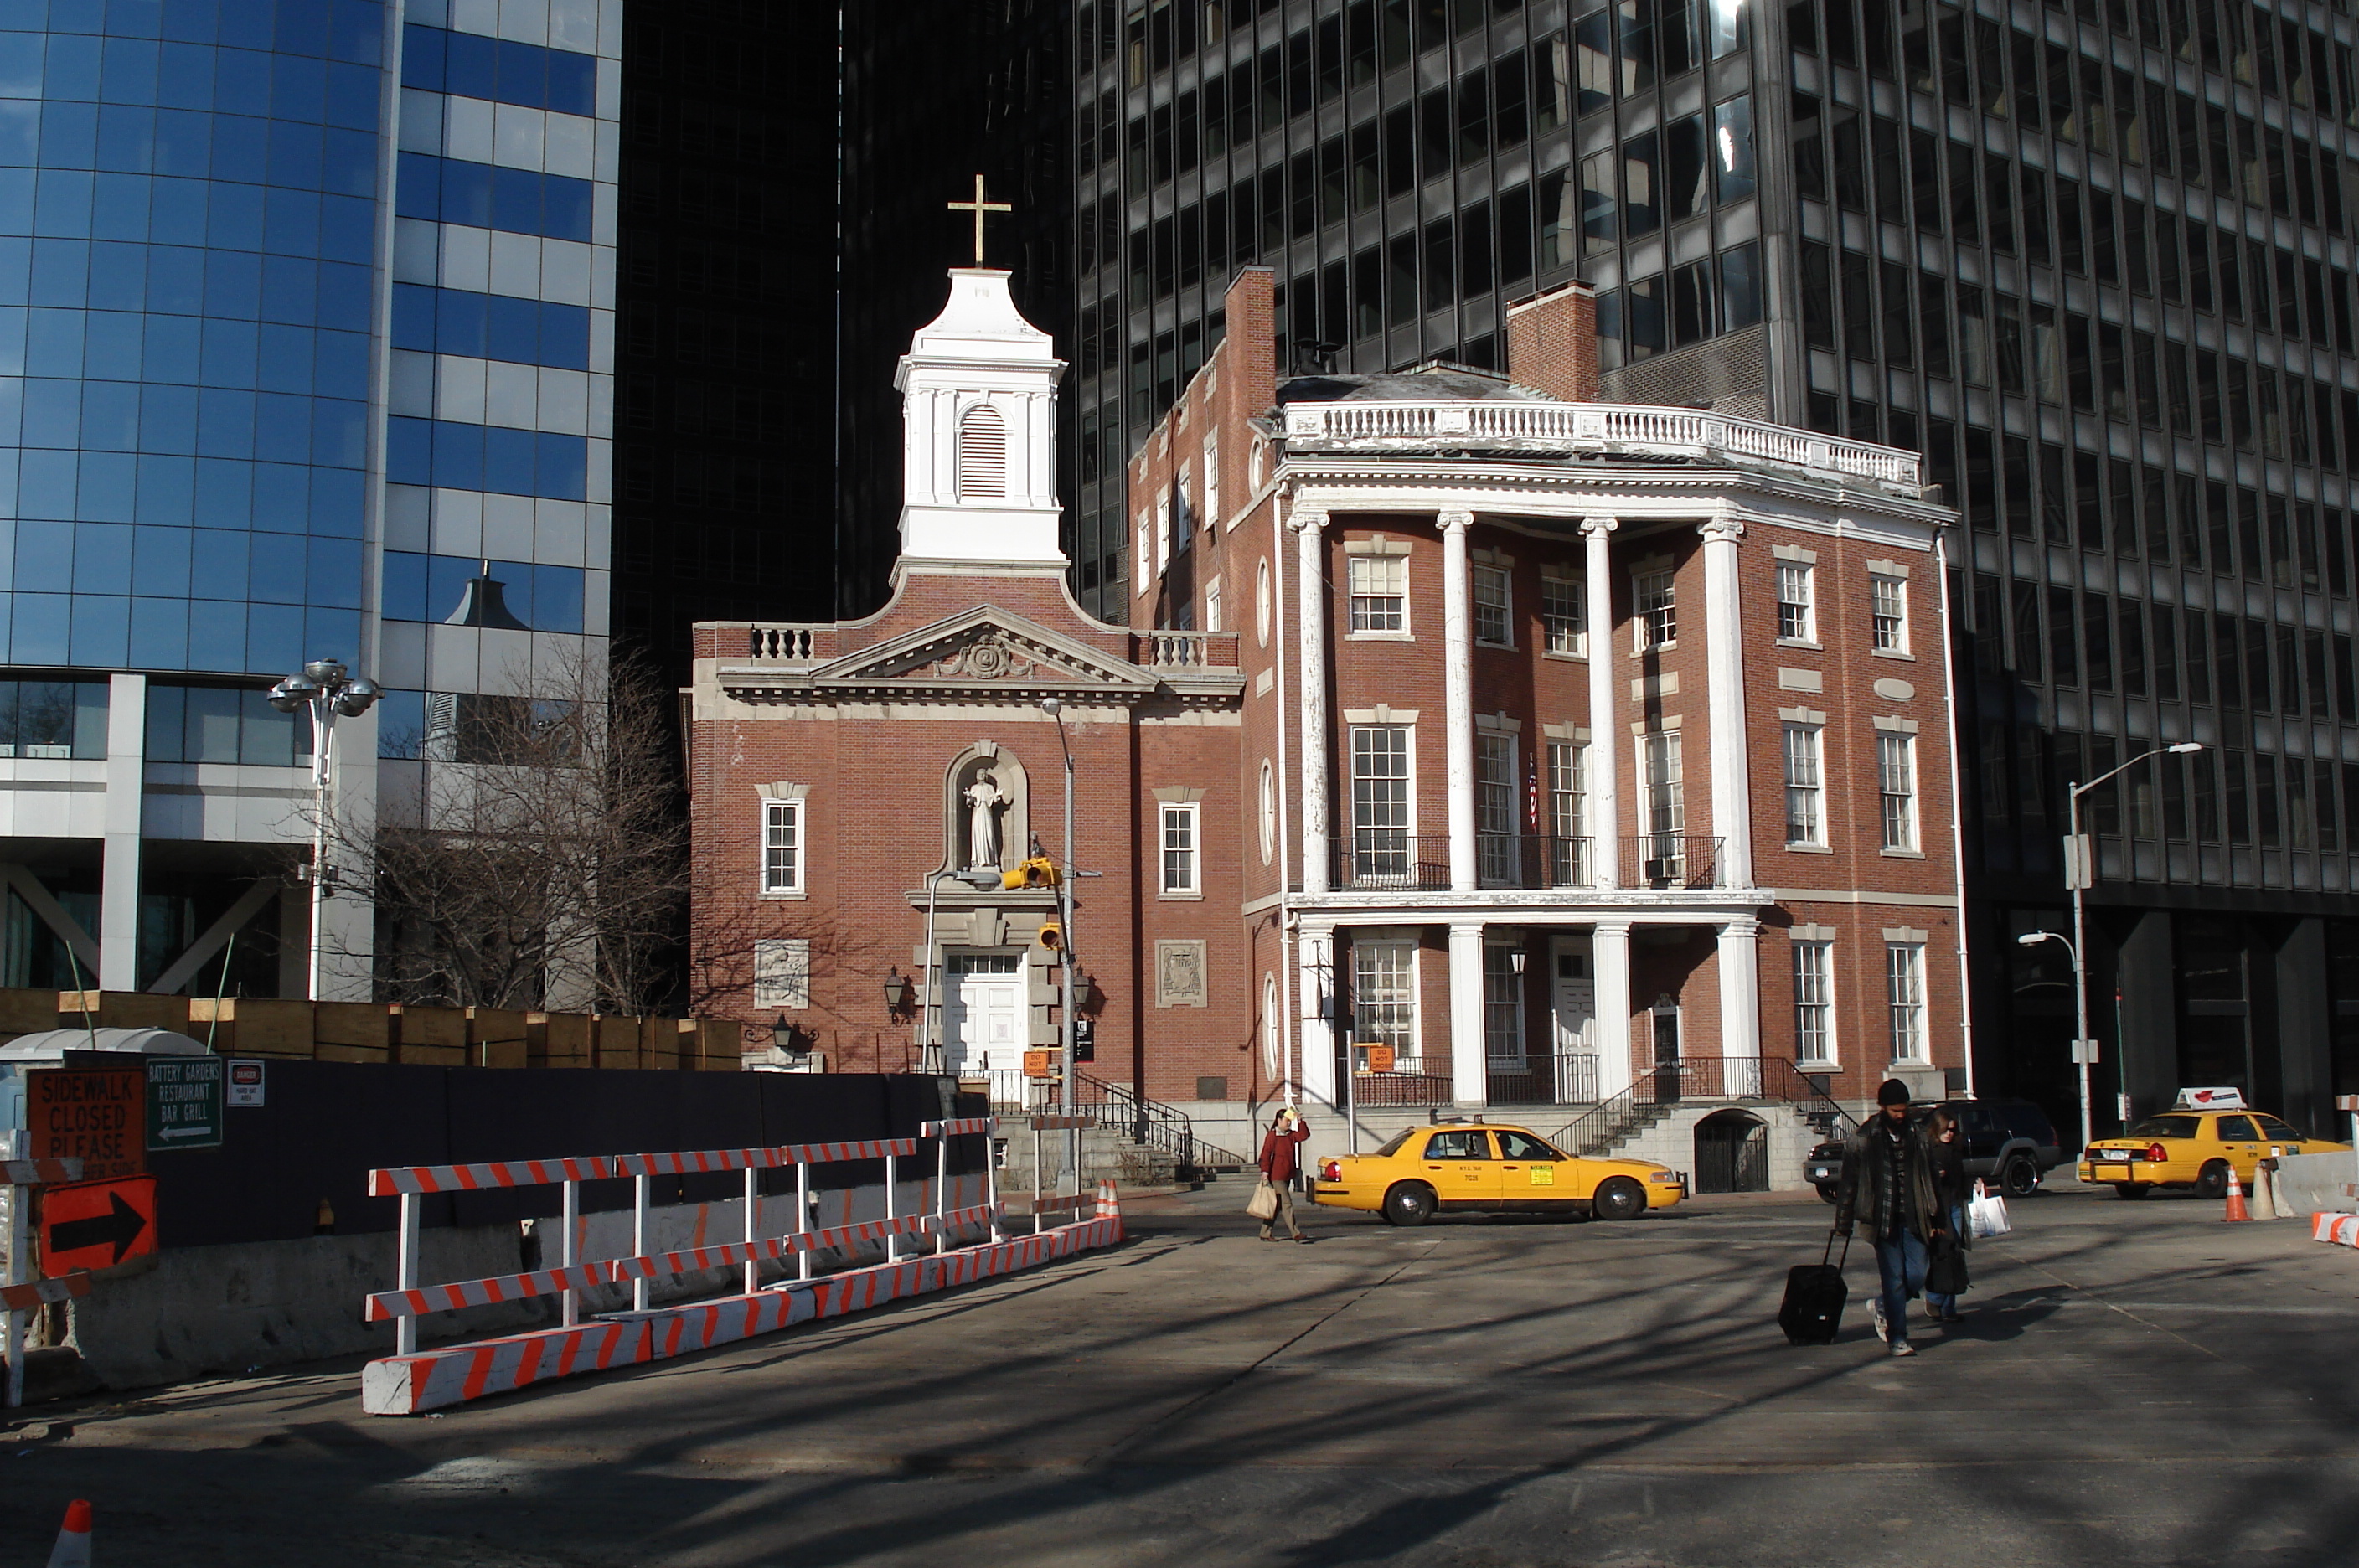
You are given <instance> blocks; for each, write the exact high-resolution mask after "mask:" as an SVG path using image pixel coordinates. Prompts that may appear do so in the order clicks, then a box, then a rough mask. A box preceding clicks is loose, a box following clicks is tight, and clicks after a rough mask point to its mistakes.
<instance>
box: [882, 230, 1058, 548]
mask: <svg viewBox="0 0 2359 1568" xmlns="http://www.w3.org/2000/svg"><path fill="white" fill-rule="evenodd" d="M1064 373H1065V362H1064V361H1063V360H1060V359H1059V358H1058V357H1057V354H1056V347H1055V345H1054V344H1053V343H1050V342H1049V334H1048V333H1046V332H1042V331H1041V330H1040V329H1039V328H1038V327H1036V326H1034V325H1033V324H1032V323H1031V322H1029V321H1026V320H1025V319H1024V318H1023V317H1022V316H1020V315H1018V314H1017V313H1016V301H1015V300H1014V299H1011V298H1010V297H1009V295H1008V292H1007V274H1006V273H1005V272H1000V271H996V270H994V269H991V268H986V267H953V268H951V298H950V303H948V304H947V305H944V306H943V307H942V313H941V314H940V315H939V316H937V317H935V318H934V319H933V321H930V322H929V323H927V324H926V325H925V326H923V327H920V328H919V330H918V335H917V336H916V337H915V338H913V339H911V340H910V343H909V352H908V354H903V355H902V356H901V365H900V369H899V371H898V372H897V374H896V375H895V376H894V378H893V385H894V386H895V387H897V388H898V389H899V390H900V393H901V418H902V432H903V435H902V440H903V463H902V501H901V559H902V561H903V562H904V563H907V562H910V561H993V562H1033V563H1037V564H1039V565H1043V566H1052V567H1056V568H1059V569H1062V567H1063V566H1064V564H1065V556H1064V552H1063V551H1062V550H1060V549H1059V548H1058V546H1057V526H1058V513H1059V508H1058V505H1057V457H1056V440H1055V434H1054V432H1055V429H1056V419H1057V382H1058V380H1059V378H1060V377H1061V376H1063V375H1064Z"/></svg>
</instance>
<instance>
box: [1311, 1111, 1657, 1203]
mask: <svg viewBox="0 0 2359 1568" xmlns="http://www.w3.org/2000/svg"><path fill="white" fill-rule="evenodd" d="M1311 1175H1312V1178H1313V1180H1312V1181H1311V1184H1310V1197H1311V1201H1312V1202H1313V1203H1321V1204H1323V1205H1325V1206H1326V1207H1328V1208H1333V1209H1359V1210H1361V1211H1363V1212H1364V1213H1371V1214H1382V1215H1384V1216H1385V1218H1386V1219H1387V1220H1390V1221H1391V1222H1392V1223H1393V1224H1395V1225H1423V1224H1424V1223H1425V1222H1426V1221H1427V1220H1429V1219H1431V1218H1432V1217H1433V1215H1434V1214H1436V1213H1437V1212H1440V1211H1443V1210H1450V1211H1476V1210H1480V1211H1486V1212H1489V1213H1494V1214H1500V1213H1508V1214H1571V1215H1577V1216H1579V1217H1581V1218H1583V1219H1589V1218H1595V1219H1601V1220H1635V1219H1636V1218H1637V1217H1638V1216H1639V1215H1641V1214H1645V1213H1646V1212H1647V1210H1649V1209H1668V1208H1669V1207H1670V1206H1671V1205H1672V1204H1673V1203H1678V1202H1679V1201H1680V1199H1681V1198H1684V1197H1686V1196H1687V1192H1688V1186H1687V1178H1686V1177H1684V1176H1682V1175H1680V1172H1678V1171H1671V1170H1668V1169H1666V1168H1665V1167H1663V1166H1660V1165H1658V1164H1656V1163H1655V1162H1654V1161H1653V1160H1575V1159H1573V1158H1571V1156H1569V1155H1566V1154H1562V1153H1560V1152H1559V1151H1558V1150H1557V1149H1555V1148H1554V1147H1553V1146H1551V1145H1550V1144H1549V1141H1548V1140H1547V1139H1546V1138H1541V1137H1540V1136H1539V1135H1538V1134H1537V1133H1535V1132H1533V1131H1532V1130H1531V1129H1530V1128H1528V1127H1515V1126H1512V1125H1510V1124H1507V1123H1503V1122H1489V1123H1483V1122H1476V1121H1469V1120H1465V1119H1460V1118H1451V1119H1445V1120H1443V1121H1440V1122H1436V1123H1433V1124H1431V1125H1430V1126H1426V1127H1411V1128H1409V1129H1408V1131H1407V1132H1405V1133H1402V1134H1401V1135H1400V1136H1399V1137H1398V1138H1394V1139H1393V1140H1392V1141H1391V1142H1389V1143H1387V1144H1386V1145H1385V1146H1384V1147H1383V1148H1382V1149H1378V1150H1376V1151H1375V1153H1374V1154H1354V1155H1343V1156H1335V1157H1331V1158H1328V1159H1324V1160H1319V1161H1318V1162H1317V1164H1316V1167H1315V1168H1314V1170H1313V1171H1312V1172H1311Z"/></svg>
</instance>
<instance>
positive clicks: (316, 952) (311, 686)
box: [270, 659, 385, 1002]
mask: <svg viewBox="0 0 2359 1568" xmlns="http://www.w3.org/2000/svg"><path fill="white" fill-rule="evenodd" d="M384 695H385V693H384V692H383V691H380V690H379V689H378V687H377V683H376V682H375V681H371V680H370V679H369V678H368V677H367V676H365V675H354V674H353V673H352V672H351V671H350V670H346V669H345V668H344V665H343V662H342V660H341V659H313V660H311V662H310V663H309V664H307V665H305V666H304V667H303V668H302V670H300V671H299V672H298V673H296V674H293V675H289V676H287V677H286V678H285V679H283V680H281V681H279V682H278V684H277V685H276V686H273V687H272V688H271V689H270V705H271V706H272V707H274V708H276V709H277V710H278V711H279V712H280V713H293V712H294V711H295V710H296V709H298V708H309V709H310V711H311V864H310V868H309V872H308V879H309V881H310V884H311V939H310V940H311V953H310V997H311V1000H313V1001H315V1002H316V1001H318V1000H320V959H321V940H320V923H321V922H320V916H321V906H322V905H324V904H325V903H326V902H327V899H328V896H329V895H330V894H331V893H332V892H334V891H335V873H334V871H333V870H332V868H331V867H330V866H329V865H328V838H329V835H328V817H329V811H330V806H331V802H332V800H333V799H334V791H335V787H336V773H335V744H336V721H337V720H338V719H339V718H346V719H357V718H359V717H360V716H361V715H362V714H363V713H367V712H368V711H369V709H370V708H371V707H373V706H375V702H376V700H377V699H378V698H379V697H382V696H384Z"/></svg>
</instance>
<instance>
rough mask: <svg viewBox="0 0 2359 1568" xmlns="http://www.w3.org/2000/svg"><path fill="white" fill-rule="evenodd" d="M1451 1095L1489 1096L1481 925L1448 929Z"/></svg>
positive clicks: (1476, 1101)
mask: <svg viewBox="0 0 2359 1568" xmlns="http://www.w3.org/2000/svg"><path fill="white" fill-rule="evenodd" d="M1450 1097H1451V1099H1453V1100H1455V1101H1457V1102H1458V1103H1459V1104H1460V1105H1483V1104H1484V1102H1486V1101H1488V1100H1489V1099H1490V1097H1491V1073H1490V1052H1489V1051H1488V1049H1487V1048H1486V1047H1485V1046H1484V1040H1483V927H1482V924H1481V922H1479V921H1477V922H1475V923H1473V924H1471V925H1452V926H1451V928H1450Z"/></svg>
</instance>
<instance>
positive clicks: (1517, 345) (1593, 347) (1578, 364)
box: [1507, 283, 1597, 403]
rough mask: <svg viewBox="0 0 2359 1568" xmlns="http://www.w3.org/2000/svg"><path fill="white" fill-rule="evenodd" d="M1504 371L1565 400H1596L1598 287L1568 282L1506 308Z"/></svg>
mask: <svg viewBox="0 0 2359 1568" xmlns="http://www.w3.org/2000/svg"><path fill="white" fill-rule="evenodd" d="M1507 374H1508V375H1509V376H1512V377H1513V378H1514V379H1515V380H1516V381H1517V382H1518V383H1519V384H1521V385H1523V386H1526V387H1530V388H1531V389H1532V390H1533V391H1535V392H1545V393H1547V394H1548V395H1549V397H1559V398H1562V399H1563V400H1564V401H1565V402H1568V403H1594V402H1595V401H1597V292H1596V290H1595V289H1592V288H1590V286H1589V285H1588V284H1586V283H1567V284H1565V285H1563V286H1562V287H1561V288H1557V289H1549V291H1548V292H1547V293H1545V294H1535V295H1533V296H1532V297H1531V298H1530V299H1525V300H1521V301H1519V302H1517V303H1516V304H1513V305H1510V306H1508V307H1507Z"/></svg>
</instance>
